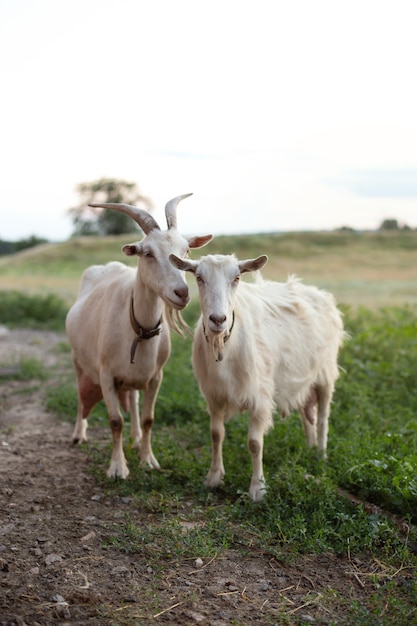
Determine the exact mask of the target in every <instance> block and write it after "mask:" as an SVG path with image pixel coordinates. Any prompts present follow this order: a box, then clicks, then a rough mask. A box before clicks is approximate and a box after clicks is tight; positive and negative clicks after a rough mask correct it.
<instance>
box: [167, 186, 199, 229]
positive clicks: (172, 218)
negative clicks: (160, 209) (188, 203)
mask: <svg viewBox="0 0 417 626" xmlns="http://www.w3.org/2000/svg"><path fill="white" fill-rule="evenodd" d="M192 195H193V194H192V193H186V194H184V195H183V196H177V197H176V198H172V200H169V202H167V203H166V205H165V215H166V218H167V224H168V229H170V228H176V227H177V206H178V203H179V202H181V200H184V198H189V197H190V196H192Z"/></svg>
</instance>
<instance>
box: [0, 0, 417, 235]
mask: <svg viewBox="0 0 417 626" xmlns="http://www.w3.org/2000/svg"><path fill="white" fill-rule="evenodd" d="M416 24H417V0H375V1H374V0H346V1H345V0H327V1H326V0H314V1H312V0H305V1H303V0H282V1H280V0H269V1H267V0H237V1H235V0H59V1H57V0H0V85H1V97H0V239H4V240H16V239H21V238H25V237H28V236H31V235H36V236H40V237H46V238H47V239H50V240H54V241H59V240H63V239H66V238H67V237H69V236H70V234H71V232H72V223H71V220H70V218H69V216H68V213H67V210H68V208H70V207H71V206H74V205H76V204H77V203H78V196H77V195H76V193H75V187H76V185H77V184H78V183H80V182H86V181H92V180H95V179H97V178H100V177H102V176H107V177H114V178H122V179H125V180H128V181H133V182H136V183H137V184H138V186H139V188H140V191H141V192H142V193H143V194H145V195H148V196H150V197H151V199H152V200H153V202H154V204H155V207H156V210H155V214H154V215H155V217H156V218H157V219H158V220H160V222H161V225H162V226H163V227H165V224H164V222H163V207H164V205H165V203H166V201H167V200H169V199H170V198H172V197H173V196H177V195H180V194H183V193H188V192H193V193H194V195H193V197H192V198H189V199H187V200H185V201H184V202H183V203H182V204H181V205H180V207H179V209H178V220H179V227H180V229H181V230H182V231H183V232H184V234H187V235H191V234H198V233H200V234H203V233H208V232H212V233H214V234H220V233H242V232H265V231H276V230H292V229H296V230H300V229H329V228H330V229H332V228H335V227H339V226H343V225H348V226H352V227H354V228H358V229H360V228H376V227H378V226H379V224H380V222H381V221H382V220H383V219H385V218H396V219H398V220H399V222H401V223H402V222H405V223H407V224H409V225H410V226H412V227H417V88H416V59H417V36H416Z"/></svg>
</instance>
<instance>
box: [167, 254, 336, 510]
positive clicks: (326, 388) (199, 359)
mask: <svg viewBox="0 0 417 626" xmlns="http://www.w3.org/2000/svg"><path fill="white" fill-rule="evenodd" d="M266 261H267V257H265V256H263V257H259V258H258V259H255V260H247V261H238V260H237V259H236V258H235V257H234V256H233V255H231V256H222V255H209V256H206V257H203V258H202V259H201V260H200V261H188V260H181V259H174V258H173V257H171V262H173V263H175V265H176V266H177V267H178V268H180V269H184V270H187V271H191V272H193V273H194V274H195V276H196V279H197V284H198V285H199V299H200V306H201V317H200V319H199V321H198V323H197V327H196V331H195V336H194V344H193V367H194V372H195V375H196V377H197V379H198V382H199V386H200V389H201V392H202V394H203V396H204V397H205V399H206V401H207V406H208V411H209V413H210V420H211V438H212V462H211V467H210V470H209V472H208V475H207V478H206V481H205V482H206V485H208V486H210V487H215V486H216V485H218V484H219V483H220V482H221V481H222V480H223V477H224V466H223V459H222V443H223V439H224V434H225V430H224V422H225V421H227V420H228V419H230V417H231V416H232V415H233V414H235V413H238V412H241V411H244V410H248V412H249V434H248V447H249V450H250V453H251V456H252V466H253V473H252V480H251V484H250V489H249V494H250V497H251V498H252V499H253V500H254V501H258V500H261V499H262V497H263V495H264V492H265V489H266V487H265V480H264V474H263V466H262V450H263V438H264V434H265V433H266V432H267V431H268V430H269V429H270V428H271V427H272V425H273V412H274V410H275V409H276V408H280V409H281V411H282V413H283V414H284V415H286V414H288V413H289V412H290V411H292V410H298V411H299V412H300V417H301V420H302V424H303V427H304V430H305V433H306V436H307V441H308V444H309V446H318V449H319V450H320V451H321V452H322V453H323V455H324V456H325V453H326V446H327V433H328V417H329V409H330V402H331V399H332V395H333V389H334V384H335V381H336V379H337V378H338V374H339V371H338V365H337V357H338V350H339V347H340V346H341V344H342V341H343V338H344V332H343V324H342V317H341V313H340V312H339V310H338V309H337V308H336V305H335V302H334V299H333V297H332V296H331V295H330V294H329V293H327V292H325V291H322V290H319V289H317V288H316V287H312V286H306V285H304V284H303V283H302V282H300V281H299V280H297V279H296V278H294V277H291V278H289V279H288V281H287V282H286V283H280V282H272V281H263V280H262V279H261V278H260V277H258V280H257V282H255V283H247V282H240V284H239V285H238V283H239V279H240V276H241V274H242V273H245V272H248V271H254V270H257V269H260V268H261V267H262V266H263V265H264V264H265V263H266ZM233 315H234V321H233ZM316 405H317V406H316ZM317 408H318V410H317Z"/></svg>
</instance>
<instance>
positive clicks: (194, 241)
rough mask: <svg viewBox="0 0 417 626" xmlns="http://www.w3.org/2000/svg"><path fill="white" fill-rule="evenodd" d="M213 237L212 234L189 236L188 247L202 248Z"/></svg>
mask: <svg viewBox="0 0 417 626" xmlns="http://www.w3.org/2000/svg"><path fill="white" fill-rule="evenodd" d="M212 239H213V235H201V237H190V238H189V239H187V241H188V245H189V246H190V248H202V247H203V246H206V245H207V244H208V243H209V242H210V241H211V240H212Z"/></svg>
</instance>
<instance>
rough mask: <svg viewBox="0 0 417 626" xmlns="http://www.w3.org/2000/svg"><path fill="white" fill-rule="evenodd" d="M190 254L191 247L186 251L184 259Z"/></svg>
mask: <svg viewBox="0 0 417 626" xmlns="http://www.w3.org/2000/svg"><path fill="white" fill-rule="evenodd" d="M189 256H190V248H187V250H186V251H185V254H184V257H183V258H184V259H188V257H189Z"/></svg>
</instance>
